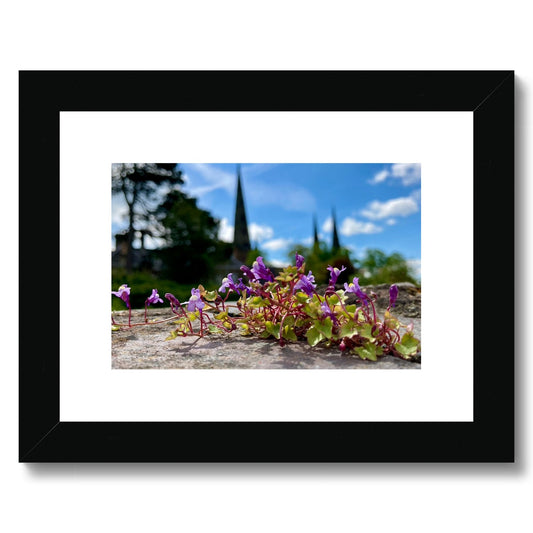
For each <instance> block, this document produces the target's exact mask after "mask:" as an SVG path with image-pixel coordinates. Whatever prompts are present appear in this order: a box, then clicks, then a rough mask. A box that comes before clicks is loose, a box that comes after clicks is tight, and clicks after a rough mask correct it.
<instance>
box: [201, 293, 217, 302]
mask: <svg viewBox="0 0 533 533" xmlns="http://www.w3.org/2000/svg"><path fill="white" fill-rule="evenodd" d="M204 298H205V299H206V300H207V301H208V302H214V301H215V300H216V299H217V291H209V292H206V293H205V295H204Z"/></svg>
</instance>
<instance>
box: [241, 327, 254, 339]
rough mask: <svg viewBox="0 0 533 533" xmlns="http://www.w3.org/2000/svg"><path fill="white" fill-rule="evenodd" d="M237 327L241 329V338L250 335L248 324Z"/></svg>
mask: <svg viewBox="0 0 533 533" xmlns="http://www.w3.org/2000/svg"><path fill="white" fill-rule="evenodd" d="M239 326H240V327H241V335H242V336H243V337H247V336H248V335H251V334H252V333H251V331H250V326H248V324H239Z"/></svg>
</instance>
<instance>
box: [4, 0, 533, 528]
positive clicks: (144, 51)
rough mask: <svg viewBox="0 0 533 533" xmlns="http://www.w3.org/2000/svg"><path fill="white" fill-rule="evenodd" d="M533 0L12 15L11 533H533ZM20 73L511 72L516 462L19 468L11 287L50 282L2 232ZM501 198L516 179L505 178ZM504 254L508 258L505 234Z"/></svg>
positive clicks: (7, 504)
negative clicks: (531, 330)
mask: <svg viewBox="0 0 533 533" xmlns="http://www.w3.org/2000/svg"><path fill="white" fill-rule="evenodd" d="M528 4H529V2H526V1H517V0H509V1H508V2H505V3H502V2H491V1H490V2H487V1H483V2H478V1H470V2H468V1H465V0H461V1H457V0H449V1H448V2H445V3H434V2H427V1H425V2H424V1H413V0H404V1H403V2H397V1H382V2H354V1H337V0H330V1H329V2H316V1H310V0H307V1H305V2H303V1H302V2H300V1H292V2H291V1H289V0H283V1H278V0H273V1H270V2H268V3H267V2H261V3H252V2H249V1H240V2H238V1H233V0H228V1H225V2H219V1H212V2H206V1H196V2H171V1H168V2H164V1H159V0H153V1H152V2H149V3H148V2H132V1H131V0H130V1H129V2H123V1H118V2H110V1H109V0H108V1H105V2H103V1H101V0H95V1H93V2H91V3H73V2H59V1H55V0H51V1H49V2H29V1H24V0H23V1H19V2H10V3H6V5H5V6H4V7H3V9H2V25H1V26H2V27H1V31H0V44H1V47H0V50H1V54H0V58H1V59H0V60H1V69H0V75H1V77H2V80H1V83H0V91H1V98H0V106H1V110H0V111H1V114H0V116H1V117H2V118H1V120H0V124H1V130H0V131H1V137H0V143H1V144H0V146H1V147H2V171H3V172H2V195H1V199H2V209H1V210H0V211H1V216H2V222H1V224H2V226H1V227H2V228H3V229H4V231H3V242H2V251H3V253H2V263H3V264H2V267H1V268H2V274H1V277H0V279H1V280H2V281H3V282H5V280H6V279H11V280H12V284H10V286H9V287H6V286H4V288H3V293H2V294H3V298H2V304H3V305H2V306H1V313H2V315H1V320H0V331H1V332H2V370H1V371H0V409H1V414H2V416H1V420H2V438H1V439H0V461H1V469H0V486H1V488H2V495H1V499H0V502H1V503H0V529H1V530H2V531H7V532H10V533H11V532H13V533H15V532H30V531H53V532H55V533H63V532H71V531H75V532H80V533H81V532H91V533H93V532H96V531H98V532H107V531H128V532H131V533H136V532H141V531H142V532H146V531H157V532H164V531H184V532H185V531H186V532H208V531H209V532H210V531H213V532H218V531H231V532H241V531H243V532H272V531H290V532H295V531H298V532H299V531H305V532H310V531H321V532H323V531H335V532H343V531H356V530H358V531H365V532H369V531H379V532H381V531H395V532H402V531H408V532H410V533H418V532H424V533H425V532H427V531H433V532H441V531H442V532H444V531H446V532H449V531H455V532H463V531H465V532H466V531H484V532H485V533H489V532H501V531H512V532H513V533H515V532H526V531H531V530H533V519H532V514H531V510H530V503H531V494H532V492H533V491H532V488H533V477H532V469H531V448H532V446H531V444H532V438H531V437H532V424H531V406H532V400H531V399H532V395H531V392H530V391H528V388H531V383H532V364H531V362H530V361H529V360H528V359H529V356H530V355H531V352H532V350H531V348H530V346H529V345H528V344H526V337H527V336H528V327H529V325H530V324H531V321H530V320H529V319H530V318H531V317H530V314H529V309H528V308H527V302H528V301H532V300H533V298H532V297H533V294H532V291H531V285H530V282H529V279H528V276H527V274H528V272H529V271H530V268H531V266H530V260H531V245H530V237H529V230H530V229H531V215H530V214H529V213H528V212H527V211H528V208H529V206H530V205H531V201H532V198H531V184H530V182H528V178H529V177H530V174H531V172H530V171H531V157H530V153H528V152H530V151H531V118H532V117H531V104H530V99H531V88H532V84H533V67H532V62H531V56H530V53H529V52H528V49H529V48H530V47H531V45H532V44H533V42H532V41H533V39H532V37H531V31H530V22H531V17H530V14H529V12H528V9H527V6H528ZM19 69H45V70H51V69H67V70H68V69H72V70H79V69H87V70H91V69H107V70H115V69H117V70H125V69H141V70H154V69H164V70H166V69H168V70H178V69H199V70H204V69H245V70H253V69H289V70H292V69H311V70H330V69H341V70H388V69H391V70H407V69H422V70H434V69H444V70H447V69H454V70H455V69H459V70H468V69H472V70H479V69H514V70H515V71H516V75H517V80H516V85H517V86H516V96H517V98H516V109H517V115H516V118H517V125H516V132H517V149H516V190H517V193H516V248H517V254H516V262H517V268H516V285H517V291H516V320H517V321H516V332H517V349H516V358H517V380H516V384H517V398H516V399H517V416H516V426H517V435H516V436H517V453H516V455H517V462H516V464H514V465H423V464H422V465H386V464H382V465H379V464H376V465H371V464H369V465H365V464H355V465H334V466H328V465H280V466H275V465H274V466H272V465H264V466H262V465H241V466H233V465H188V466H182V465H154V466H152V465H91V464H88V465H69V464H66V465H48V466H45V465H40V466H39V465H33V466H30V465H23V464H18V462H17V460H18V450H17V446H18V441H17V434H18V412H17V398H18V396H17V395H18V387H17V363H18V361H17V359H18V344H17V338H16V336H15V335H13V331H14V328H16V327H17V323H16V322H15V320H14V318H16V316H17V313H18V306H17V298H16V293H15V282H16V281H19V282H20V283H33V284H35V285H36V290H37V291H38V280H18V265H17V257H16V254H15V251H16V250H18V235H17V234H16V232H12V233H10V232H9V230H7V231H6V229H5V228H6V227H7V228H10V227H13V218H14V217H17V215H18V161H17V157H18V154H17V150H18V145H17V131H18V98H17V86H18V84H17V80H18V70H19ZM36 163H38V162H36ZM505 186H508V181H506V179H505V177H503V176H502V187H505ZM6 188H7V190H6ZM4 219H5V220H4ZM495 245H496V252H497V238H496V240H495ZM6 263H10V264H6ZM492 289H493V290H495V291H497V292H498V294H502V291H503V292H505V291H508V292H509V293H510V292H512V291H513V287H512V286H510V285H509V283H508V280H507V281H506V282H502V283H501V284H500V283H499V281H498V272H497V270H496V271H495V272H494V287H492ZM36 295H37V297H38V292H36ZM42 303H43V304H45V303H46V302H42ZM28 304H29V302H20V305H22V306H28V307H29V309H28V312H31V313H35V309H36V307H35V305H28ZM32 304H35V302H32ZM506 327H508V328H511V327H512V325H510V324H508V325H506ZM6 332H7V334H6ZM495 349H497V346H496V347H495ZM349 444H350V443H347V445H349ZM214 445H216V443H214ZM287 445H290V443H288V444H287ZM309 445H310V446H312V443H309ZM417 445H420V446H423V445H424V443H417Z"/></svg>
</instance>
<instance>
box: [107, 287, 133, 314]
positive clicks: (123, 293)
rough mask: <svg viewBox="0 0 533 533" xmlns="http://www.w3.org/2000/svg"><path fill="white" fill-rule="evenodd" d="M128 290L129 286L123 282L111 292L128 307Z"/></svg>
mask: <svg viewBox="0 0 533 533" xmlns="http://www.w3.org/2000/svg"><path fill="white" fill-rule="evenodd" d="M130 290H131V289H130V287H128V286H127V285H126V284H124V285H121V286H120V287H119V288H118V291H111V294H113V295H115V296H117V297H118V298H120V299H121V300H123V301H124V302H126V305H127V306H128V308H129V307H130Z"/></svg>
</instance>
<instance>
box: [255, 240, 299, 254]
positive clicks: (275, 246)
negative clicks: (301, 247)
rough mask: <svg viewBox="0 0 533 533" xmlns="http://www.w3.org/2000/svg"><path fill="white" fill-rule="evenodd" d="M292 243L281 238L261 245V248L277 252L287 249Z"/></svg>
mask: <svg viewBox="0 0 533 533" xmlns="http://www.w3.org/2000/svg"><path fill="white" fill-rule="evenodd" d="M291 243H292V241H291V240H290V239H284V238H283V237H280V238H278V239H272V240H271V241H267V242H264V243H263V244H262V245H261V248H264V249H265V250H269V251H271V252H275V251H277V250H283V248H286V247H287V246H289V245H290V244H291Z"/></svg>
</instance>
